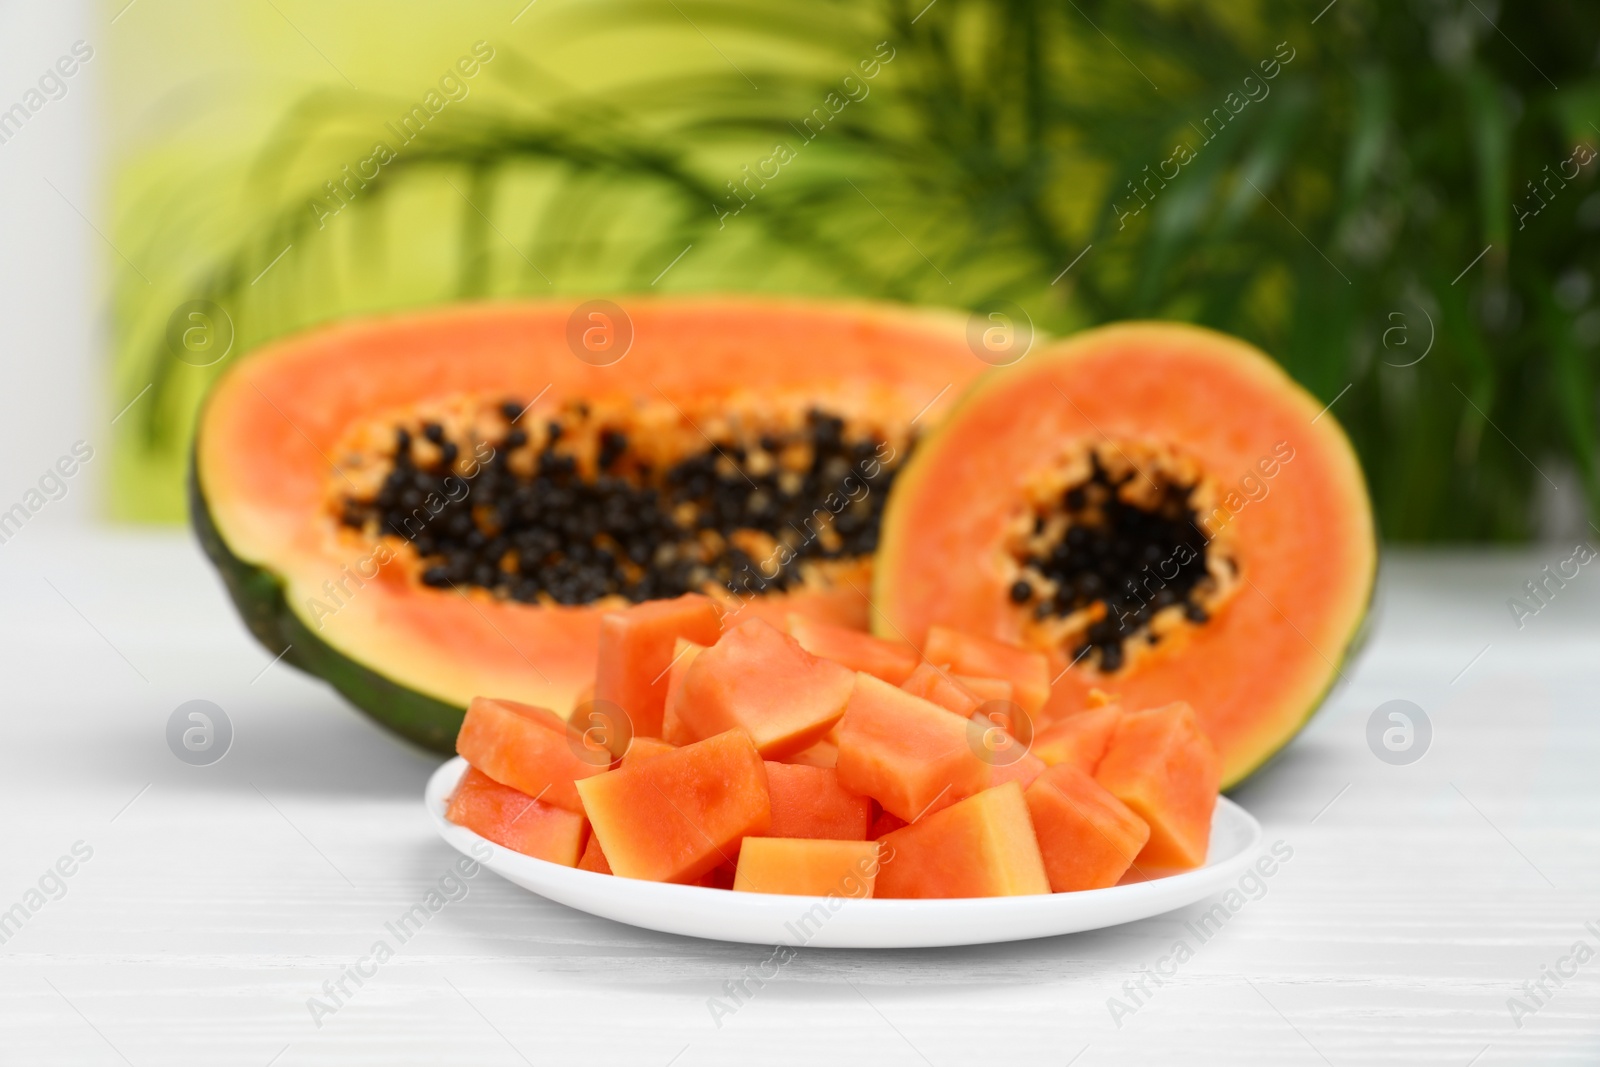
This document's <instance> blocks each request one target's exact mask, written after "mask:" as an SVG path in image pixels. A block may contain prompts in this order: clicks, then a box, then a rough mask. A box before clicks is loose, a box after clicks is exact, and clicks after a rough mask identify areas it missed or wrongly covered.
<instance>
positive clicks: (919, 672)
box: [900, 663, 983, 719]
mask: <svg viewBox="0 0 1600 1067" xmlns="http://www.w3.org/2000/svg"><path fill="white" fill-rule="evenodd" d="M900 688H901V689H904V690H905V691H906V692H908V693H910V694H911V695H912V696H914V697H921V698H922V699H923V700H927V701H930V702H932V703H934V704H937V705H939V706H940V707H941V708H943V709H945V710H946V711H953V712H955V713H956V714H957V715H959V716H961V717H962V718H963V719H964V718H966V717H967V716H968V715H971V714H972V713H973V712H974V711H977V710H978V705H980V704H982V703H983V701H981V700H979V699H978V696H977V694H976V693H974V692H973V691H972V690H970V689H968V688H967V687H966V686H964V685H962V684H961V683H960V682H958V681H956V679H955V676H954V675H952V674H951V673H950V671H949V670H947V669H946V668H944V667H938V666H935V665H934V664H932V663H919V664H918V665H917V669H916V670H914V671H912V672H911V674H910V675H909V676H908V677H907V678H906V680H905V681H904V682H902V683H900Z"/></svg>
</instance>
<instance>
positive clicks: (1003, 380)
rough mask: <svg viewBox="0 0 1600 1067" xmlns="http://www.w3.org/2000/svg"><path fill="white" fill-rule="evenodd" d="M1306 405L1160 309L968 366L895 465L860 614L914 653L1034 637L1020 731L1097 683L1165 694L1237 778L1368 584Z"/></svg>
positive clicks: (1275, 733) (1081, 704) (1322, 664)
mask: <svg viewBox="0 0 1600 1067" xmlns="http://www.w3.org/2000/svg"><path fill="white" fill-rule="evenodd" d="M1324 407H1325V406H1324V404H1323V402H1322V401H1320V400H1318V399H1316V398H1314V397H1312V396H1311V395H1310V394H1308V393H1307V392H1306V391H1305V390H1304V389H1302V388H1301V387H1300V386H1298V385H1297V384H1295V383H1294V382H1293V381H1292V380H1291V379H1290V378H1289V377H1288V375H1286V374H1285V373H1284V372H1283V371H1282V370H1281V369H1280V368H1279V367H1278V366H1277V365H1276V364H1275V363H1273V362H1272V360H1271V359H1269V358H1268V357H1267V356H1265V355H1264V354H1262V353H1261V352H1259V351H1257V350H1256V349H1254V348H1252V347H1250V346H1249V345H1246V344H1244V343H1242V342H1240V341H1238V340H1235V339H1233V338H1229V337H1226V336H1223V335H1221V334H1217V333H1213V332H1211V331H1208V330H1203V329H1199V328H1196V327H1190V326H1182V325H1176V324H1165V323H1131V324H1125V325H1118V326H1108V327H1105V328H1102V329H1097V330H1091V331H1087V332H1084V333H1081V334H1078V335H1076V336H1074V337H1072V338H1070V339H1068V340H1065V341H1062V342H1059V343H1055V344H1052V345H1048V346H1045V347H1042V348H1040V349H1037V350H1035V351H1033V352H1031V353H1030V354H1029V356H1028V358H1027V359H1025V360H1023V361H1021V362H1019V363H1016V364H1014V365H1012V366H1010V367H1005V368H998V369H995V370H993V371H990V372H988V373H987V374H986V375H985V376H984V377H983V378H982V379H980V380H979V382H977V383H976V384H975V385H973V386H972V387H971V388H970V389H969V390H968V391H967V393H966V394H965V395H964V396H963V397H962V398H961V400H960V401H959V402H958V403H957V405H956V408H955V410H954V411H952V413H951V414H950V415H949V416H948V417H946V418H945V419H944V420H943V421H942V422H941V423H940V425H939V427H938V428H937V429H936V430H935V431H934V432H933V433H932V434H931V435H930V436H929V437H928V438H927V439H925V440H924V441H922V442H921V443H919V445H918V447H917V451H916V453H915V455H914V456H913V457H912V459H911V460H910V461H908V463H907V465H906V468H905V469H904V470H903V471H902V472H901V473H900V474H899V475H897V476H896V480H895V490H894V494H893V499H891V500H890V502H889V506H888V508H887V510H886V512H885V514H884V519H883V528H882V534H881V538H880V548H879V553H878V558H877V561H876V569H875V577H874V584H873V603H874V605H875V606H876V607H877V608H878V609H879V612H880V613H879V614H875V615H874V626H875V627H877V628H879V632H880V633H881V634H882V635H883V636H901V635H903V636H904V637H906V638H908V639H909V640H911V641H912V642H913V643H919V644H920V646H921V647H923V649H924V653H925V654H927V655H928V657H929V658H930V659H936V658H937V657H935V656H934V655H933V654H931V653H929V651H928V647H929V645H932V644H935V643H936V641H937V640H943V638H941V637H940V636H939V635H940V634H941V632H942V631H941V629H939V628H953V629H955V630H959V631H966V632H969V633H973V634H976V635H978V636H980V637H983V638H987V639H990V640H995V641H1001V642H1005V643H1008V644H1011V645H1015V646H1021V647H1025V648H1029V649H1032V650H1034V651H1036V652H1038V653H1042V654H1043V655H1045V656H1046V657H1047V658H1048V659H1049V661H1050V680H1051V683H1052V684H1051V688H1050V692H1049V697H1048V700H1047V701H1046V702H1045V705H1044V707H1043V709H1042V711H1041V712H1040V723H1041V726H1047V725H1048V724H1049V723H1050V722H1051V721H1054V720H1055V719H1058V718H1060V717H1062V716H1064V715H1067V714H1071V713H1073V712H1076V711H1081V710H1083V709H1085V708H1087V707H1089V706H1090V702H1089V694H1090V693H1091V692H1092V691H1093V690H1096V689H1100V690H1104V691H1109V692H1116V693H1118V694H1119V697H1120V700H1121V702H1122V704H1123V705H1124V706H1125V707H1146V708H1147V707H1156V706H1160V705H1163V704H1166V703H1169V702H1171V701H1175V700H1186V701H1188V702H1189V703H1191V704H1192V705H1193V706H1194V709H1195V712H1196V713H1197V715H1198V717H1199V722H1200V725H1201V728H1202V729H1203V730H1204V732H1205V733H1206V734H1207V736H1209V737H1210V738H1211V740H1212V742H1213V743H1214V744H1215V746H1216V748H1217V751H1218V753H1219V754H1220V756H1221V760H1222V783H1223V785H1224V786H1228V785H1231V784H1233V783H1236V782H1238V781H1240V780H1241V779H1242V778H1244V777H1245V776H1246V775H1247V774H1249V773H1250V772H1251V771H1252V770H1253V769H1255V768H1256V767H1258V766H1259V765H1260V764H1261V763H1262V762H1263V761H1265V760H1266V759H1267V758H1269V757H1270V756H1271V755H1272V754H1273V753H1274V752H1276V751H1277V750H1278V749H1280V748H1281V747H1282V746H1283V745H1284V744H1286V743H1287V742H1288V741H1289V739H1290V738H1292V737H1293V736H1294V734H1295V733H1296V732H1297V731H1298V730H1299V729H1300V727H1301V726H1302V725H1303V724H1304V722H1305V720H1306V719H1307V718H1308V717H1309V716H1310V714H1311V713H1312V712H1313V711H1314V710H1315V709H1316V707H1317V706H1318V704H1319V703H1320V702H1321V700H1322V699H1323V697H1324V695H1325V694H1326V692H1327V690H1328V688H1329V686H1330V685H1331V683H1332V682H1333V681H1334V679H1335V678H1336V677H1337V675H1338V672H1339V669H1340V663H1341V661H1342V660H1343V659H1344V658H1345V657H1346V655H1347V654H1348V653H1349V651H1350V649H1351V648H1352V645H1353V642H1354V641H1355V640H1356V638H1357V636H1358V634H1359V631H1360V628H1361V623H1362V620H1363V618H1364V617H1365V615H1366V611H1367V607H1368V603H1369V600H1370V597H1371V592H1372V585H1373V579H1374V574H1375V568H1376V560H1377V549H1376V540H1375V537H1374V529H1373V522H1372V509H1371V503H1370V501H1369V499H1368V496H1367V490H1366V485H1365V482H1364V480H1363V477H1362V473H1361V467H1360V464H1359V462H1358V461H1357V459H1356V456H1355V453H1354V451H1353V450H1352V449H1351V447H1350V443H1349V441H1348V439H1347V438H1346V437H1345V435H1344V433H1343V431H1342V430H1341V429H1340V428H1339V426H1338V422H1337V420H1336V417H1335V415H1334V413H1333V412H1331V411H1327V410H1324ZM953 500H954V501H960V506H959V507H952V506H951V503H950V502H951V501H953ZM952 662H955V661H952ZM955 665H956V668H957V669H958V670H959V671H961V672H963V673H988V672H973V671H970V670H969V669H968V668H967V667H966V666H965V665H964V664H962V663H955ZM1016 699H1017V700H1018V702H1019V703H1023V704H1024V705H1026V703H1027V702H1026V700H1024V697H1023V694H1022V692H1021V691H1020V690H1019V692H1018V695H1017V698H1016Z"/></svg>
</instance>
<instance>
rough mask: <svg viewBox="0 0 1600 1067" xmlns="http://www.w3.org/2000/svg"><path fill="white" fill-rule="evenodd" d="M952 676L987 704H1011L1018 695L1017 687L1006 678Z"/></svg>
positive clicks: (966, 675)
mask: <svg viewBox="0 0 1600 1067" xmlns="http://www.w3.org/2000/svg"><path fill="white" fill-rule="evenodd" d="M950 677H952V678H954V679H955V680H956V681H957V682H959V683H960V684H961V685H962V686H964V687H965V688H966V689H967V691H968V692H970V693H971V694H972V695H973V696H975V697H977V698H978V700H979V701H981V702H982V703H985V704H988V703H991V702H1000V703H1006V704H1009V703H1011V702H1012V701H1014V700H1016V697H1017V693H1016V687H1015V686H1013V685H1012V684H1011V683H1010V682H1008V681H1006V680H1005V679H1004V678H981V677H979V676H978V675H975V674H952V675H951V676H950Z"/></svg>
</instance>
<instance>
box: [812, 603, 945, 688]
mask: <svg viewBox="0 0 1600 1067" xmlns="http://www.w3.org/2000/svg"><path fill="white" fill-rule="evenodd" d="M789 635H790V636H791V637H793V638H794V639H795V640H796V641H799V642H800V647H801V648H803V649H805V650H806V651H807V652H809V653H811V654H812V655H813V656H821V657H822V658H823V659H831V660H833V661H834V662H835V663H841V664H843V665H844V666H846V667H848V668H850V669H851V670H853V671H866V672H867V673H868V674H870V675H873V676H875V677H878V678H882V679H883V680H884V681H886V682H888V683H889V684H890V685H900V684H902V683H903V682H905V680H906V679H907V678H909V677H910V676H911V673H912V672H913V671H914V670H916V668H917V662H918V657H917V650H916V649H914V648H912V647H911V646H910V645H908V644H906V643H905V642H904V641H886V640H884V639H883V638H881V637H873V636H872V635H871V634H869V633H866V632H864V631H861V630H852V629H849V628H848V627H844V626H830V625H829V624H828V623H825V622H818V621H817V620H815V619H808V618H806V617H805V616H804V615H791V616H789Z"/></svg>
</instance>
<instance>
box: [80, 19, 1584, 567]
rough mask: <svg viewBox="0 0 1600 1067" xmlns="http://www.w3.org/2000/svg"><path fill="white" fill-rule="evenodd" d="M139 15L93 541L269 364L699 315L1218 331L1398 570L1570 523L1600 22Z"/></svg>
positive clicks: (119, 147)
mask: <svg viewBox="0 0 1600 1067" xmlns="http://www.w3.org/2000/svg"><path fill="white" fill-rule="evenodd" d="M124 3H125V0H110V6H109V9H108V12H107V17H108V18H110V17H113V16H116V17H118V19H119V21H118V23H117V28H118V31H119V34H118V37H117V40H116V44H115V47H111V48H108V49H107V53H108V56H109V65H110V66H111V68H112V70H111V82H112V91H111V94H110V99H109V101H108V105H107V106H108V109H109V113H110V122H109V129H110V136H111V153H112V160H113V165H114V168H115V172H114V178H113V182H112V190H111V191H112V196H113V209H114V214H113V226H112V233H111V234H110V238H111V240H112V242H113V243H114V244H115V246H116V247H117V248H118V249H120V250H121V251H122V252H123V253H125V254H126V257H127V259H126V260H122V259H118V258H114V259H112V260H111V261H110V269H111V270H113V271H114V272H115V282H116V303H115V308H114V323H115V337H116V363H115V370H114V374H115V379H114V392H115V396H116V397H117V398H120V400H119V402H118V404H117V406H118V407H120V406H121V401H123V400H127V399H131V398H133V397H135V396H136V395H138V394H139V393H140V391H141V390H143V389H144V388H145V387H146V386H147V385H149V386H151V389H150V392H149V394H148V395H147V396H145V398H144V399H143V400H141V401H140V403H139V404H138V405H136V406H135V407H134V408H133V409H132V410H131V411H130V413H129V416H128V417H127V418H125V419H122V420H121V421H120V422H119V423H118V425H117V430H118V432H119V437H118V440H117V442H116V449H115V464H116V469H115V475H114V477H113V479H112V492H113V510H114V512H115V514H116V515H118V516H119V517H124V518H132V519H140V520H153V521H171V520H176V519H178V518H180V517H181V516H182V514H183V509H184V500H183V497H184V470H185V465H186V462H187V455H188V448H189V441H190V432H191V427H192V424H193V419H194V414H195V411H196V410H197V406H198V404H199V403H200V402H201V399H202V397H203V395H204V392H205V389H206V388H207V386H208V385H209V383H210V382H211V381H212V380H214V379H215V377H216V375H217V374H218V373H221V372H223V371H225V370H226V369H227V367H228V366H230V365H231V364H232V363H233V362H235V361H237V360H240V359H247V358H249V352H250V350H251V349H252V348H253V347H255V346H258V345H260V344H261V343H263V342H264V341H266V340H269V339H271V338H273V337H277V336H281V335H284V334H287V333H291V332H294V331H296V330H299V329H303V328H306V327H308V326H311V325H314V324H316V323H320V322H324V321H327V320H330V319H333V318H337V317H340V316H346V315H352V314H361V313H370V312H376V311H382V310H386V309H393V308H402V307H410V306H418V305H426V304H433V303H438V302H441V301H448V300H457V299H485V298H506V297H515V296H580V295H582V296H587V295H592V294H598V293H605V294H618V293H671V292H684V291H707V290H711V291H732V290H743V291H748V290H761V291H771V292H795V293H805V294H814V295H837V296H850V297H864V298H873V299H887V300H899V301H907V302H914V303H927V304H939V305H946V306H953V307H958V308H965V309H971V310H974V311H986V310H988V309H990V308H993V307H996V306H999V302H1006V303H1007V304H1009V305H1014V306H1016V307H1019V308H1020V309H1022V311H1023V312H1024V313H1025V314H1026V315H1027V316H1028V317H1029V318H1031V319H1032V321H1033V322H1034V323H1035V324H1036V325H1037V326H1038V327H1039V328H1040V329H1042V330H1046V331H1049V332H1052V333H1066V332H1070V331H1071V330H1073V329H1076V328H1079V327H1082V326H1084V325H1088V324H1091V323H1096V322H1103V321H1109V320H1114V319H1123V318H1135V317H1161V318H1177V319H1184V320H1189V321H1197V322H1202V323H1205V324H1208V325H1211V326H1215V327H1217V328H1220V329H1224V330H1228V331H1230V332H1233V333H1237V334H1239V335H1241V336H1243V337H1245V338H1247V339H1249V340H1251V341H1253V342H1255V343H1257V344H1260V345H1261V346H1262V347H1264V348H1265V349H1266V350H1267V351H1269V352H1270V353H1272V354H1273V355H1274V356H1275V357H1276V358H1277V359H1279V360H1280V361H1281V362H1282V363H1283V364H1284V366H1285V367H1286V368H1287V369H1288V370H1289V371H1290V372H1291V373H1292V374H1294V375H1295V376H1296V377H1297V378H1298V379H1299V380H1300V381H1301V382H1303V383H1304V384H1305V385H1306V386H1307V387H1308V388H1309V389H1311V390H1312V391H1313V392H1314V393H1316V394H1317V395H1318V396H1320V397H1321V398H1322V400H1323V401H1324V402H1332V403H1334V405H1335V406H1334V407H1333V409H1332V411H1333V414H1334V417H1337V418H1339V419H1340V420H1341V421H1342V422H1343V424H1344V425H1345V426H1346V428H1347V429H1348V430H1349V431H1350V433H1351V436H1352V438H1353V440H1354V441H1355V443H1356V446H1357V448H1358V450H1359V451H1360V453H1361V455H1362V459H1363V462H1364V463H1365V465H1366V468H1367V472H1368V477H1369V479H1370V481H1371V484H1372V488H1373V492H1374V496H1375V498H1376V501H1377V505H1378V509H1379V515H1380V521H1381V523H1382V525H1383V530H1384V533H1385V534H1386V536H1388V537H1390V538H1391V539H1400V540H1473V539H1499V540H1509V539H1517V538H1523V537H1527V536H1530V535H1532V534H1534V533H1537V532H1539V530H1540V524H1541V520H1540V519H1539V515H1540V514H1541V511H1542V510H1543V511H1548V510H1549V509H1548V507H1546V506H1545V505H1546V504H1547V503H1548V502H1547V501H1544V500H1543V498H1542V496H1541V494H1545V493H1546V489H1547V488H1548V485H1549V484H1554V481H1555V480H1556V479H1551V478H1549V477H1548V476H1547V474H1550V473H1554V474H1556V475H1558V478H1559V481H1561V482H1562V483H1564V484H1565V487H1566V488H1567V491H1568V497H1569V500H1568V503H1569V510H1572V501H1573V500H1576V502H1577V503H1576V505H1575V507H1576V514H1577V515H1578V517H1579V523H1578V524H1579V525H1580V526H1581V525H1582V521H1581V520H1582V517H1583V509H1584V508H1585V507H1587V504H1586V503H1585V501H1588V502H1592V501H1593V500H1594V499H1596V487H1597V485H1600V481H1597V477H1596V463H1595V458H1596V457H1595V451H1596V434H1595V419H1596V414H1597V411H1596V408H1597V404H1600V394H1597V386H1596V373H1597V365H1596V364H1597V354H1596V353H1597V351H1600V304H1597V302H1596V299H1595V274H1596V271H1597V270H1600V262H1597V259H1600V253H1597V251H1596V250H1597V249H1600V240H1597V237H1600V193H1597V188H1600V186H1597V183H1596V182H1595V172H1596V169H1597V166H1600V165H1597V164H1596V163H1595V162H1594V161H1593V159H1592V156H1593V154H1594V151H1595V146H1596V145H1597V143H1600V72H1597V70H1596V57H1597V55H1600V7H1596V5H1592V4H1589V5H1575V4H1570V3H1563V2H1556V0H1533V2H1528V3H1520V4H1516V5H1509V4H1506V5H1499V6H1496V5H1494V4H1488V3H1484V2H1482V0H1480V2H1479V3H1476V4H1473V3H1467V2H1460V3H1457V2H1454V0H1398V2H1388V3H1379V2H1376V0H1372V2H1362V0H1339V2H1337V3H1335V4H1332V5H1325V4H1324V3H1307V4H1303V5H1302V4H1281V3H1279V4H1266V3H1239V2H1221V0H1218V2H1179V0H1166V2H1146V3H1137V2H1132V3H1130V2H1125V0H1124V2H1119V3H1109V2H1107V3H1099V2H1094V0H1077V2H1075V3H1064V4H1056V3H1035V2H1027V0H1011V2H998V0H936V2H935V3H932V4H929V3H927V0H912V2H911V3H909V4H903V3H898V2H881V0H860V2H856V3H832V2H820V0H812V2H806V3H800V2H793V0H750V2H738V3H716V2H699V0H659V2H657V0H638V2H615V3H613V2H605V0H581V2H578V0H575V2H563V0H536V2H534V3H531V4H529V3H526V0H508V2H499V0H494V2H491V0H472V2H464V3H456V4H452V5H449V6H448V7H446V6H445V5H438V4H424V3H415V2H411V3H392V2H391V3H382V4H379V3H375V2H370V0H362V2H349V3H342V4H338V5H330V4H320V3H311V2H308V0H247V2H243V3H239V4H203V3H199V2H194V0H162V2H159V3H157V2H153V0H146V2H142V3H140V4H139V5H138V6H137V7H136V8H133V9H131V10H127V9H125V8H124ZM119 11H120V12H121V14H120V15H119V14H118V12H119ZM408 122H409V126H408V125H407V123H408ZM1585 153H1587V157H1586V155H1585ZM133 264H137V265H138V266H137V267H134V266H133ZM1395 316H1399V317H1398V318H1396V317H1395ZM224 351H226V354H225V355H224V354H223V352H224ZM1424 353H1426V354H1425V355H1424ZM1542 472H1543V473H1542Z"/></svg>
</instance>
